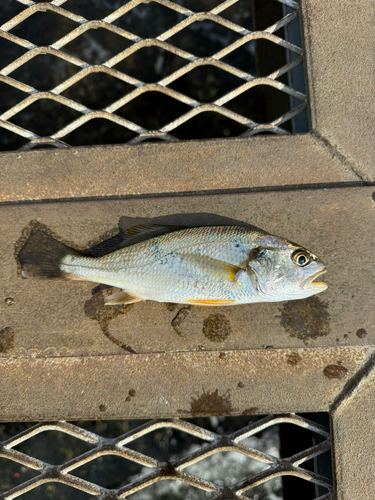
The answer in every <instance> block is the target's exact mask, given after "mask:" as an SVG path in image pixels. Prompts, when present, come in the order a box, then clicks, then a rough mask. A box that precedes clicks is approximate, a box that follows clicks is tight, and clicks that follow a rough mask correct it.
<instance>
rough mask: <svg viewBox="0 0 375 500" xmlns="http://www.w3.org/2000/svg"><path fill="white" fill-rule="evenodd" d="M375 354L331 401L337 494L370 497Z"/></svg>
mask: <svg viewBox="0 0 375 500" xmlns="http://www.w3.org/2000/svg"><path fill="white" fill-rule="evenodd" d="M374 366H375V356H374V355H372V356H371V358H370V359H369V360H368V362H367V363H366V364H364V366H363V367H362V369H361V370H360V371H359V372H358V374H357V375H356V377H354V379H352V380H350V381H349V382H348V384H347V385H346V387H345V390H344V391H343V394H342V396H341V397H339V398H338V401H337V402H336V403H335V404H334V405H333V408H332V419H333V426H332V427H333V443H334V449H333V452H334V459H335V472H336V474H335V475H336V477H335V480H336V498H337V499H338V500H362V499H363V498H371V497H372V496H373V492H374V487H375V461H374V447H375V422H374V406H375V370H374Z"/></svg>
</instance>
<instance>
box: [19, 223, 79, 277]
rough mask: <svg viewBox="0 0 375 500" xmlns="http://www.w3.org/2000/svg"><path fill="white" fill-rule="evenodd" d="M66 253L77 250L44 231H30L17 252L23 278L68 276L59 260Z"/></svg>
mask: <svg viewBox="0 0 375 500" xmlns="http://www.w3.org/2000/svg"><path fill="white" fill-rule="evenodd" d="M67 255H80V254H79V252H77V251H75V250H73V249H72V248H69V247H68V246H66V245H64V243H61V241H58V240H56V239H55V238H53V237H52V236H50V235H49V234H47V233H45V232H44V231H42V230H40V229H37V230H35V231H32V232H31V234H30V236H29V238H28V240H27V241H26V243H25V245H24V246H23V247H22V248H21V250H20V252H19V254H18V260H19V262H20V264H21V270H22V276H23V277H24V278H42V279H48V278H69V277H70V275H69V273H66V272H64V271H63V270H62V269H61V261H62V259H63V258H64V257H66V256H67Z"/></svg>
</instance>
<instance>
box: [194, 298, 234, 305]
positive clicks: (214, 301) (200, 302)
mask: <svg viewBox="0 0 375 500" xmlns="http://www.w3.org/2000/svg"><path fill="white" fill-rule="evenodd" d="M187 302H189V304H195V305H196V306H229V305H230V304H234V300H229V299H211V300H210V299H191V300H188V301H187Z"/></svg>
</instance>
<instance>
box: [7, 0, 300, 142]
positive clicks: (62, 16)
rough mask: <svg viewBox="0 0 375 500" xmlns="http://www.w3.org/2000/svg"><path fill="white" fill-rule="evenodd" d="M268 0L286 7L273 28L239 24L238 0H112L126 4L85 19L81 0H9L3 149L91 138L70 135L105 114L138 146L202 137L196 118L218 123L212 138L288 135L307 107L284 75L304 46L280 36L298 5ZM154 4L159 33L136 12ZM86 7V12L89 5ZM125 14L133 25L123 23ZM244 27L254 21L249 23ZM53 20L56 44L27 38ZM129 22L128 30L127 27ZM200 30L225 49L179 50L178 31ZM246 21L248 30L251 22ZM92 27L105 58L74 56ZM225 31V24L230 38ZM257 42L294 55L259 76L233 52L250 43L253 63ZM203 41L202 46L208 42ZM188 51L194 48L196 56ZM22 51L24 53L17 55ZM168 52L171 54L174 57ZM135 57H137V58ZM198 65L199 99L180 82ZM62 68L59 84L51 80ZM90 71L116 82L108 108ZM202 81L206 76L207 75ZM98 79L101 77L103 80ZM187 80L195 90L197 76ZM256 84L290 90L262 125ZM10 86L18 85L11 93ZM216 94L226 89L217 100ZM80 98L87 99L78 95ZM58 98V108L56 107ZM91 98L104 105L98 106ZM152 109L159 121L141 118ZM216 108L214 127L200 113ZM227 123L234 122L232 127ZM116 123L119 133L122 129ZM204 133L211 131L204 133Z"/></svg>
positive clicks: (116, 137)
mask: <svg viewBox="0 0 375 500" xmlns="http://www.w3.org/2000/svg"><path fill="white" fill-rule="evenodd" d="M277 2H278V3H277ZM8 3H9V2H5V3H4V6H5V7H6V5H7V4H8ZM216 3H217V2H216ZM270 3H271V4H272V3H277V5H278V6H280V14H281V15H280V17H281V18H280V19H279V20H277V21H276V22H275V21H274V20H273V22H272V23H271V25H270V26H267V27H265V28H264V29H256V30H252V29H249V27H244V26H242V25H241V19H243V18H244V15H245V14H244V12H245V11H244V8H245V7H244V3H243V2H241V0H226V1H224V2H222V3H219V5H216V6H215V7H213V8H211V10H207V11H205V12H193V11H192V10H190V8H186V7H184V6H183V4H186V0H183V1H180V2H178V1H177V0H176V1H175V2H173V1H171V0H154V1H153V2H149V0H130V1H128V2H127V3H125V4H123V2H116V1H114V2H112V3H111V5H112V6H113V5H115V6H118V5H121V6H120V7H119V8H117V10H114V11H112V12H111V13H109V14H108V15H106V16H105V17H104V18H103V19H101V20H88V19H87V18H85V17H83V16H82V15H80V14H78V13H74V12H73V11H74V10H76V11H77V9H78V7H79V5H80V4H81V2H70V1H69V0H53V1H52V2H34V1H32V0H12V2H11V6H12V7H14V6H15V5H20V4H21V7H22V10H21V11H20V12H19V13H18V14H16V15H14V17H12V18H11V19H10V20H7V22H5V23H4V24H3V25H2V26H1V28H0V35H1V37H2V38H3V42H4V43H6V44H7V45H6V46H5V45H4V48H2V50H1V51H0V53H2V54H3V57H2V58H1V57H0V61H1V60H3V62H5V61H6V59H7V57H5V56H7V55H10V59H13V54H14V57H15V59H14V60H11V61H10V62H9V61H6V65H5V67H3V69H2V70H1V71H0V85H3V86H4V90H3V92H2V95H3V99H4V101H3V102H2V103H1V105H2V109H3V113H2V114H1V115H0V128H1V130H2V134H3V136H4V137H5V135H4V134H9V133H10V135H11V136H12V138H11V139H10V140H8V139H6V140H5V139H4V141H5V146H4V145H3V149H12V148H13V149H14V148H19V146H20V144H22V147H21V149H30V148H33V147H37V146H39V147H40V146H48V145H51V146H56V147H66V146H68V145H82V144H85V142H82V140H81V141H80V140H79V139H78V140H77V139H76V138H75V137H74V134H75V133H76V131H77V130H79V129H83V128H84V127H85V126H87V124H88V123H89V122H90V121H91V120H98V119H100V120H106V121H107V123H108V121H109V122H112V125H113V124H114V125H116V127H117V129H116V132H113V131H112V132H110V134H109V135H111V139H109V142H130V143H139V142H142V141H145V140H165V141H173V140H177V139H178V138H179V139H181V138H189V139H190V138H202V136H199V134H198V135H197V133H196V121H195V120H196V119H198V118H199V119H200V120H201V122H202V125H201V127H202V128H203V129H205V130H209V129H211V128H212V129H213V130H214V129H215V128H216V129H220V130H219V131H216V132H215V131H214V132H212V133H211V136H214V137H217V136H241V137H249V136H252V135H254V134H259V133H275V134H287V133H290V131H291V130H290V127H289V130H288V127H286V128H285V125H284V124H286V122H288V121H290V120H291V119H292V118H294V117H296V116H297V115H299V114H301V113H303V112H304V111H305V110H306V96H305V94H304V93H303V91H301V89H299V90H296V89H295V88H292V87H291V86H289V85H288V81H289V82H294V81H295V79H293V78H289V80H288V75H289V76H290V75H291V73H292V72H293V71H294V69H295V68H296V67H297V66H298V65H301V63H302V48H301V47H300V46H298V45H295V44H293V43H291V42H290V41H288V40H287V39H284V38H283V36H286V38H288V35H287V34H288V30H287V29H286V28H289V29H290V26H292V24H293V22H294V24H295V23H297V25H298V16H299V9H298V4H297V2H295V1H293V0H271V2H270ZM209 4H211V5H212V2H209V1H208V0H206V1H204V2H195V3H192V5H194V8H195V7H197V6H198V5H199V6H200V8H202V9H203V8H204V7H207V5H209ZM236 4H238V5H239V8H240V10H239V11H237V12H234V11H233V8H234V7H235V6H236ZM280 4H283V5H282V6H281V5H280ZM106 5H107V3H106ZM246 5H247V7H246V9H247V11H246V12H247V14H246V15H247V16H248V10H249V5H250V4H247V2H246ZM155 6H157V7H158V8H163V11H162V12H161V13H160V12H159V11H155V16H154V17H157V18H158V19H157V22H158V23H159V24H158V26H159V28H160V27H161V28H163V29H164V32H162V33H159V34H157V33H158V32H157V30H156V31H155V30H151V31H153V33H151V35H150V34H148V33H149V32H150V31H147V29H145V28H147V26H145V24H147V23H148V22H149V20H150V16H149V17H148V18H147V19H143V20H142V15H143V14H144V11H141V12H139V11H137V9H139V8H141V7H144V8H147V9H152V8H155ZM24 7H25V8H24ZM281 7H283V8H284V14H285V15H283V10H282V8H281ZM86 9H88V7H87V5H86ZM241 9H242V10H241ZM89 10H90V9H88V11H89ZM135 13H138V17H139V19H138V22H135V17H134V16H135ZM151 14H152V13H151ZM171 14H173V16H172V18H171V19H172V20H173V24H172V26H167V29H165V28H166V24H168V23H167V21H165V22H162V21H163V19H169V17H168V16H169V15H171ZM37 16H39V17H37ZM40 16H42V17H40ZM48 16H49V17H48ZM51 16H54V18H55V19H54V20H52V18H51ZM131 16H133V17H131ZM143 17H144V16H143ZM151 17H152V16H151ZM245 17H246V16H245ZM248 17H249V16H248ZM31 19H32V20H33V23H31ZM129 20H131V22H128V23H127V21H129ZM145 21H146V22H145ZM168 22H169V21H168ZM51 23H52V24H51ZM53 23H55V24H53ZM56 23H57V24H56ZM242 24H246V23H245V22H243V23H242ZM247 24H248V25H249V26H250V25H251V22H249V23H247ZM52 25H53V27H54V29H53V30H52V31H53V33H52V34H51V35H52V38H56V37H57V36H60V38H59V39H58V40H56V41H54V42H53V43H52V44H50V45H43V46H40V45H38V44H36V43H33V42H32V41H29V40H28V39H26V38H25V37H28V38H33V36H31V35H30V33H32V29H34V31H35V30H36V31H38V32H39V33H40V34H41V33H44V32H47V31H48V30H49V31H51V26H52ZM123 26H125V27H126V28H129V29H125V28H124V27H123ZM140 27H141V28H142V29H141V32H142V34H144V36H143V37H142V36H139V35H138V34H135V33H133V31H135V32H139V29H140ZM199 27H201V29H203V31H204V30H206V31H207V32H208V31H210V33H212V36H213V37H214V38H215V37H216V38H217V39H219V38H220V37H221V42H220V43H224V46H222V47H221V48H220V50H216V49H217V47H216V49H215V50H214V46H213V53H211V54H204V53H202V51H201V50H200V49H202V47H200V48H199V47H197V46H194V44H193V45H189V44H187V47H185V48H184V45H186V44H184V43H182V46H183V47H181V43H179V40H178V37H179V36H180V35H181V34H182V33H187V31H188V30H191V29H199ZM250 27H251V28H252V26H250ZM284 29H285V32H284ZM298 29H299V28H298ZM92 30H99V31H100V33H102V34H103V36H106V37H107V41H106V43H105V50H104V52H103V50H102V52H103V54H104V60H100V59H97V58H95V57H94V58H93V59H92V58H91V57H90V53H89V52H90V51H88V50H83V51H82V50H81V52H82V54H81V57H78V56H77V54H80V51H79V43H80V42H81V41H82V40H83V39H84V38H85V37H87V36H89V35H90V34H92V33H93V31H92ZM220 30H222V31H223V30H224V31H225V36H223V33H222V32H221V31H220ZM55 31H56V33H55ZM62 33H63V35H62V36H61V34H62ZM276 33H277V34H276ZM156 34H157V36H156ZM196 34H197V31H195V32H194V33H193V35H192V36H191V37H190V38H189V39H190V40H194V39H196ZM285 34H286V35H285ZM90 36H93V35H90ZM111 37H112V38H111ZM113 37H115V38H116V40H117V41H116V42H113V40H114V38H113ZM92 40H93V42H92V43H93V44H94V45H95V43H96V44H97V41H96V39H92ZM119 40H120V42H121V43H120V42H119ZM293 40H294V38H293ZM0 41H1V38H0ZM223 41H224V42H223ZM258 42H259V43H260V42H262V43H263V42H264V43H267V44H271V46H272V47H273V48H272V49H271V50H280V48H282V50H283V51H284V61H285V62H286V61H288V62H286V64H283V65H282V67H277V68H275V69H273V70H272V72H271V73H269V74H268V73H267V74H265V75H261V76H259V74H261V73H259V71H257V70H256V68H255V67H254V71H253V72H251V71H249V69H250V70H251V69H252V67H251V65H250V66H249V65H247V67H245V69H241V64H242V63H241V62H240V63H238V58H237V55H238V54H239V52H240V51H241V50H244V49H245V48H246V50H247V52H246V54H245V60H247V61H250V59H251V57H253V56H252V54H254V51H255V49H254V43H258ZM77 44H78V45H77ZM202 44H203V45H204V42H202V43H201V45H202ZM178 45H180V46H178ZM72 47H73V48H72ZM191 47H192V48H191ZM94 48H95V47H94ZM102 48H103V47H102ZM16 49H17V50H16ZM146 49H147V50H149V51H150V50H151V51H156V52H151V53H149V58H148V59H147V57H146V58H145V59H144V60H142V59H143V55H144V51H145V50H146ZM189 49H190V50H194V51H195V53H193V52H191V51H190V50H189ZM90 50H91V52H92V51H93V50H94V49H93V46H92V47H91V49H90ZM98 50H99V49H98ZM94 52H95V50H94ZM203 52H204V51H203ZM285 52H287V53H288V57H285ZM20 53H22V55H19V54H20ZM72 54H73V55H72ZM91 55H92V54H91ZM40 56H43V58H45V61H46V62H45V64H44V66H43V65H41V66H39V67H38V68H36V61H37V59H38V61H40ZM109 56H110V57H109ZM138 56H139V57H138ZM172 56H173V58H174V59H173V60H171V59H170V57H172ZM136 57H138V60H135V59H134V58H136ZM260 57H263V56H260ZM46 58H47V59H46ZM48 58H49V59H48ZM132 58H133V59H132ZM168 58H169V59H168ZM90 59H91V60H90ZM263 59H264V57H263ZM131 60H133V62H134V64H133V66H136V67H138V69H139V67H141V69H142V66H143V65H146V64H147V63H150V61H152V63H153V65H154V66H155V68H156V70H155V71H156V76H155V78H156V80H155V81H151V82H146V81H143V80H142V79H141V76H142V71H138V73H139V74H138V77H135V76H132V75H131V73H132V71H131V69H130V68H129V65H126V64H125V63H127V62H129V61H131ZM168 61H169V62H170V64H169V63H168ZM176 61H177V62H176ZM124 64H125V66H124ZM161 65H164V71H163V72H162V73H163V75H162V76H163V77H162V78H161V79H158V76H160V66H161ZM266 66H267V65H266ZM33 67H34V69H33ZM158 67H159V73H158V71H157V69H158ZM258 67H259V64H258ZM300 67H301V66H300ZM35 68H36V69H35ZM176 68H177V69H176ZM207 68H210V70H212V71H216V72H217V75H216V76H215V79H216V80H217V82H216V83H217V85H218V87H220V86H221V87H222V88H221V91H220V89H219V90H218V91H217V92H216V93H215V92H213V93H212V92H210V87H212V88H213V87H214V83H212V82H211V83H210V78H211V76H212V75H211V76H210V77H207V75H205V74H204V73H199V71H203V70H206V69H207ZM258 69H259V68H258ZM22 71H23V73H22ZM50 71H52V72H55V75H54V78H53V79H52V87H53V88H51V87H48V86H47V87H48V88H45V89H41V86H40V85H39V83H40V79H42V78H43V77H44V75H45V74H46V73H48V72H50ZM195 71H198V73H197V75H196V78H195V80H196V81H197V80H198V81H199V82H200V83H201V84H202V87H204V88H205V91H204V92H203V93H204V94H205V95H204V96H203V97H202V92H201V93H200V92H197V89H196V88H194V89H193V90H192V92H189V89H188V88H187V87H186V85H184V84H183V82H184V78H187V77H190V76H191V75H192V74H193V73H194V72H195ZM33 73H34V74H35V73H36V74H37V76H38V77H39V80H38V78H37V79H36V80H35V78H34V80H35V82H34V81H33V78H31V79H30V78H29V77H30V74H31V75H32V74H33ZM25 75H26V76H25ZM61 75H62V76H63V81H61V82H59V83H58V84H57V85H55V86H53V85H54V84H55V83H56V79H57V80H58V79H59V77H60V76H61ZM93 75H96V76H98V75H100V76H101V78H110V79H111V85H110V87H109V89H106V91H105V92H106V95H107V98H108V100H109V102H108V103H105V106H103V102H102V99H101V98H100V99H99V101H98V102H97V103H92V101H90V98H89V97H90V96H88V94H90V93H91V94H95V92H96V91H97V89H95V82H94V84H93V85H92V86H91V90H89V91H87V89H86V90H85V89H84V88H83V87H82V86H83V85H84V82H85V81H88V79H89V78H90V77H92V76H93ZM164 75H165V76H164ZM202 75H203V76H202ZM202 78H203V79H204V80H206V81H205V82H202ZM22 80H23V81H22ZM25 80H28V83H25ZM30 80H31V81H30ZM193 80H194V79H193ZM211 80H212V78H211ZM224 80H225V81H227V85H224V86H222V81H224ZM38 82H39V83H38ZM101 82H102V80H101V81H100V85H101ZM181 82H182V83H181ZM228 82H229V83H228ZM285 82H286V83H285ZM216 83H215V85H216ZM34 85H35V86H34ZM100 85H99V87H100ZM191 85H192V86H193V87H194V81H193V82H192V83H191ZM228 85H229V86H228ZM293 85H294V84H293ZM77 86H78V91H77ZM80 86H81V87H80ZM260 88H263V89H268V91H272V92H276V94H277V96H279V97H277V96H276V97H275V99H274V100H275V101H276V102H278V101H280V100H281V99H282V98H284V97H283V96H286V97H287V100H288V103H289V105H288V108H287V111H286V112H283V111H282V110H281V111H280V109H279V107H278V106H275V109H278V110H279V112H282V115H281V116H276V117H272V119H271V121H268V122H266V123H260V122H259V113H258V115H257V114H255V115H253V117H252V118H251V116H249V115H251V110H252V109H253V108H254V106H255V105H259V101H260V100H261V98H260V97H259V94H256V95H254V96H250V97H249V94H248V92H251V91H255V90H258V89H260ZM270 89H271V90H270ZM10 90H11V91H12V92H13V94H12V95H11V96H10V94H9V92H10ZM211 90H212V89H211ZM219 91H220V92H219ZM218 92H219V94H220V93H221V95H219V97H218ZM222 92H224V94H222ZM280 92H281V94H280ZM189 93H190V95H189ZM8 94H9V96H10V97H9V96H8ZM146 94H147V95H146ZM80 95H81V97H82V96H83V98H80ZM91 97H92V96H91ZM101 97H103V96H101ZM200 97H201V98H200ZM263 97H264V96H263ZM263 97H262V98H263ZM92 99H93V98H92ZM142 99H143V101H142ZM147 99H148V100H147ZM241 99H242V100H241ZM265 99H267V97H265ZM79 101H81V102H79ZM51 102H52V103H51ZM140 102H141V104H142V105H140V106H138V107H137V106H135V103H137V104H138V103H140ZM155 102H156V103H157V106H156V109H155V110H154V111H152V109H151V108H152V106H153V104H154V103H155ZM254 102H255V104H254ZM37 104H39V105H40V108H38V109H37V111H35V109H34V108H35V106H37ZM52 104H53V106H55V107H54V108H53V109H52V107H51V106H52ZM95 104H96V105H98V106H99V107H100V109H95ZM131 105H134V106H135V107H134V106H133V112H132V113H130V115H129V113H126V112H124V110H126V109H129V106H131ZM290 108H292V109H290ZM249 109H250V112H249ZM172 110H173V112H172ZM43 112H44V115H43ZM147 113H148V114H152V113H153V115H154V116H156V117H157V118H158V119H157V120H156V121H155V120H154V121H152V120H151V122H150V121H149V122H147V120H146V122H147V123H143V122H142V119H141V117H142V115H143V114H147ZM212 114H213V115H215V117H216V118H215V119H216V120H219V121H218V122H217V123H216V124H215V125H214V126H213V125H212V123H211V122H210V121H204V117H207V116H209V115H212ZM176 115H177V116H176ZM62 117H64V119H63V118H62ZM48 118H49V119H50V121H51V127H52V129H54V130H47V129H46V127H45V124H46V122H47V121H48ZM256 118H257V119H258V121H257V119H256ZM266 119H267V118H266ZM220 120H221V121H220ZM223 120H224V121H223ZM165 121H167V123H165ZM37 122H39V125H40V127H39V130H38V131H36V129H38V127H37V126H36V125H38V123H37ZM228 123H230V124H232V125H228ZM184 127H185V129H186V127H188V128H189V127H190V128H189V130H188V132H186V130H185V129H184ZM56 128H58V130H56ZM4 129H5V130H6V131H7V132H5V130H4ZM90 130H92V129H90ZM119 130H120V132H118V131H119ZM184 130H185V131H184ZM51 132H53V133H51ZM121 132H122V134H121ZM90 133H92V134H93V135H95V131H94V130H92V132H90ZM13 134H14V135H13ZM212 134H213V135H212ZM101 136H103V134H101ZM203 137H207V135H206V136H203ZM208 137H210V135H208ZM17 138H18V139H19V140H17ZM20 140H21V142H20ZM98 140H99V143H103V142H100V141H103V139H102V138H101V139H100V138H99V139H98ZM4 141H3V142H4ZM0 142H1V141H0ZM104 142H105V141H104ZM91 144H92V142H91Z"/></svg>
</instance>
